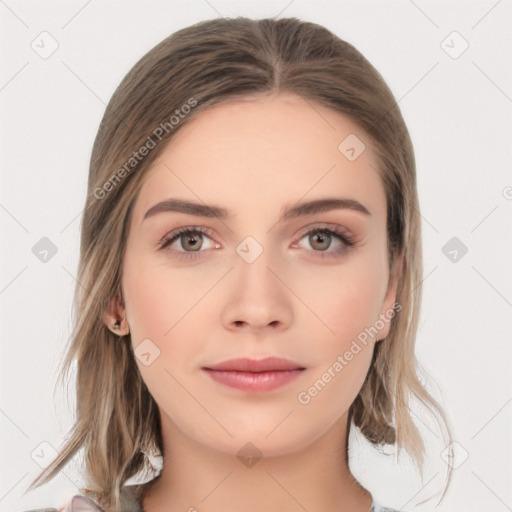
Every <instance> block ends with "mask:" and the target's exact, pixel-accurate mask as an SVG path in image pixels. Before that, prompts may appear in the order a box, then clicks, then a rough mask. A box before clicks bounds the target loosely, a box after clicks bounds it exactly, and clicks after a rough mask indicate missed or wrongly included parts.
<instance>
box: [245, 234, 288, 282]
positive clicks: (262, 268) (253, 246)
mask: <svg viewBox="0 0 512 512" xmlns="http://www.w3.org/2000/svg"><path fill="white" fill-rule="evenodd" d="M258 238H259V239H256V238H255V237H254V236H252V235H249V236H246V237H245V238H244V239H243V240H242V241H241V242H240V243H239V244H238V246H237V247H236V249H235V251H236V253H237V255H238V258H239V260H240V261H237V263H236V265H235V267H236V271H235V273H236V277H237V280H238V283H239V285H240V286H247V287H250V288H253V287H255V286H256V288H261V289H264V288H267V287H269V286H270V287H271V288H277V287H279V286H280V284H279V281H278V280H277V279H276V277H275V276H274V274H273V272H272V271H271V270H270V269H272V268H273V267H277V266H279V263H278V261H277V260H276V256H275V255H276V251H274V250H273V249H272V248H271V247H270V242H269V239H270V237H266V238H264V239H262V238H263V237H262V236H259V237H258ZM281 286H282V285H281ZM260 291H261V290H260ZM275 292H277V290H276V291H275Z"/></svg>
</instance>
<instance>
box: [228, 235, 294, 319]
mask: <svg viewBox="0 0 512 512" xmlns="http://www.w3.org/2000/svg"><path fill="white" fill-rule="evenodd" d="M268 240H269V238H268V237H267V238H265V240H263V241H262V242H260V241H259V240H257V239H256V238H255V237H254V236H247V237H246V238H244V239H243V240H242V241H241V242H240V243H239V244H238V246H237V247H236V249H235V251H236V258H235V268H234V269H233V275H232V277H231V279H232V281H231V282H232V285H231V286H232V287H231V288H230V291H229V296H228V299H227V301H226V303H225V305H224V308H223V317H224V318H223V321H224V323H225V325H226V326H229V325H234V324H236V325H237V326H239V325H240V324H241V323H243V324H248V325H249V326H252V327H253V328H254V327H258V328H263V327H265V326H267V325H269V324H272V325H274V326H277V325H284V324H288V323H289V321H290V318H291V309H290V308H291V304H290V303H289V301H288V299H287V294H286V287H285V286H284V285H283V283H282V282H281V280H280V279H278V278H277V277H276V275H275V274H276V273H277V274H278V272H276V270H275V269H276V268H279V267H280V265H279V262H278V257H277V256H276V254H277V252H276V251H273V250H272V249H271V248H270V247H266V246H265V244H268V243H269V242H268ZM274 256H275V257H274Z"/></svg>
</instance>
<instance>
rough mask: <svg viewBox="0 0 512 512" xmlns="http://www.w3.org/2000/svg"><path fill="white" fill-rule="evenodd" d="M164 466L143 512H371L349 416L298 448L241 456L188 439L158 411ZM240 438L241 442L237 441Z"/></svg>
mask: <svg viewBox="0 0 512 512" xmlns="http://www.w3.org/2000/svg"><path fill="white" fill-rule="evenodd" d="M162 434H163V439H164V456H163V460H164V465H163V468H162V471H161V473H160V475H159V477H158V478H157V479H155V480H154V481H152V482H151V483H150V484H148V485H147V488H146V490H145V492H144V495H143V498H142V507H143V510H144V512H174V511H184V510H190V511H191V512H194V511H201V510H222V511H223V512H235V511H239V510H244V511H245V512H252V511H254V512H256V511H258V512H259V511H261V510H262V509H263V510H266V511H267V512H277V511H282V510H291V509H297V510H298V508H297V507H299V508H302V509H303V510H307V511H308V512H315V511H321V510H332V511H336V512H349V511H350V512H368V511H369V510H370V508H371V505H372V497H371V494H370V493H369V492H368V491H367V490H366V489H364V488H363V487H362V486H361V485H360V484H359V483H358V482H357V480H356V479H355V478H354V477H353V475H352V474H351V472H350V470H349V467H348V462H347V445H348V430H347V415H344V416H343V417H342V418H341V419H340V420H339V421H338V422H337V423H335V424H334V425H333V427H332V428H331V429H330V430H329V431H327V432H326V433H325V434H324V435H323V436H321V437H320V438H318V439H316V440H315V441H314V442H312V443H311V444H309V445H308V446H307V447H305V448H304V449H302V450H299V451H296V452H293V453H288V454H284V455H280V456H275V457H268V458H266V457H262V458H260V459H258V460H257V461H256V459H253V460H251V459H246V463H242V462H241V460H240V459H239V458H238V457H237V455H236V454H235V455H233V454H232V453H231V454H228V453H225V452H221V451H218V450H215V449H213V448H211V447H208V446H205V445H202V444H199V443H197V442H196V441H195V440H193V439H191V438H190V437H187V436H186V435H185V434H184V433H183V432H181V431H180V430H179V429H178V428H176V426H175V425H174V424H173V423H172V422H171V420H170V419H169V418H168V417H164V415H162ZM244 444H245V442H244V441H240V446H243V445H244Z"/></svg>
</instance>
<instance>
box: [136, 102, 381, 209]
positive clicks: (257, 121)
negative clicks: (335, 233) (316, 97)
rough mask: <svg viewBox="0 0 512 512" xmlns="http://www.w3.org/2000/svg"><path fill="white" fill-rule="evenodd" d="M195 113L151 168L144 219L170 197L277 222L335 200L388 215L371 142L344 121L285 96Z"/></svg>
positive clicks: (143, 195) (143, 194)
mask: <svg viewBox="0 0 512 512" xmlns="http://www.w3.org/2000/svg"><path fill="white" fill-rule="evenodd" d="M199 106H200V105H199ZM197 114H198V115H197V117H195V118H194V119H191V120H190V121H189V122H188V123H187V124H185V125H184V126H183V127H182V128H181V129H180V131H179V132H177V133H176V135H175V136H174V137H173V138H172V139H171V141H170V142H169V143H168V144H167V147H166V148H165V149H164V150H163V151H162V153H161V154H160V155H159V157H158V159H157V160H155V162H154V163H153V165H152V168H151V170H150V172H149V173H148V175H147V178H146V180H145V182H144V184H143V186H142V188H141V190H140V194H139V198H138V201H137V203H138V204H137V206H136V212H135V214H136V216H138V217H139V218H140V216H141V215H143V213H144V212H145V211H146V210H147V208H149V207H151V206H152V205H153V204H154V203H155V202H157V201H161V200H164V199H167V197H168V196H171V195H172V196H173V197H180V198H187V199H191V200H195V201H204V202H205V203H207V204H210V203H215V204H223V205H225V206H226V207H227V208H229V209H231V210H234V211H239V210H241V209H242V208H243V209H247V210H250V211H252V212H253V213H254V212H258V213H262V214H265V213H272V214H273V215H276V214H277V213H278V211H280V210H281V209H282V205H283V204H284V203H286V204H289V203H290V202H295V201H299V200H301V199H316V198H318V197H325V196H330V197H332V196H336V195H337V196H340V197H347V198H351V199H355V200H358V201H360V202H362V203H363V204H365V205H367V206H368V208H369V209H370V210H373V211H375V212H376V213H377V214H379V213H381V214H382V213H383V212H384V211H385V193H384V189H383V185H382V182H381V179H380V176H379V174H378V172H377V161H376V159H375V157H374V153H373V149H372V147H371V141H370V139H369V137H368V136H367V134H366V133H365V132H364V130H362V129H361V128H360V127H359V126H358V125H357V124H356V123H355V122H354V121H352V120H351V119H350V118H348V117H347V116H344V115H342V114H340V113H337V112H335V111H333V110H330V109H328V108H326V107H323V106H321V105H319V104H316V103H313V102H311V101H309V100H305V99H303V98H301V97H299V96H296V95H293V94H287V93H286V94H284V93H279V94H273V95H268V96H263V97H258V98H251V99H244V100H237V101H233V102H230V103H226V104H222V105H217V106H214V107H210V108H207V109H205V110H203V111H200V112H198V113H197ZM354 156H355V157H356V158H354Z"/></svg>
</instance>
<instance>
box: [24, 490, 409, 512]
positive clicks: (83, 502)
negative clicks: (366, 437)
mask: <svg viewBox="0 0 512 512" xmlns="http://www.w3.org/2000/svg"><path fill="white" fill-rule="evenodd" d="M138 487H139V486H137V485H127V486H125V487H124V488H123V492H121V500H122V503H123V512H143V510H142V508H141V505H140V503H139V501H138V499H137V494H136V493H137V489H138ZM372 500H373V501H372V508H371V509H370V511H369V512H401V511H399V510H395V509H392V508H386V507H383V506H382V505H380V504H379V503H377V501H375V498H373V496H372ZM104 507H105V505H103V504H102V500H101V498H100V496H99V495H97V494H94V493H92V492H90V491H88V492H87V494H85V492H83V493H78V494H75V495H74V496H72V497H71V498H70V499H69V500H68V501H67V503H66V504H65V505H64V507H61V508H58V509H57V508H39V509H34V510H27V511H25V512H106V511H105V508H104Z"/></svg>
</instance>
